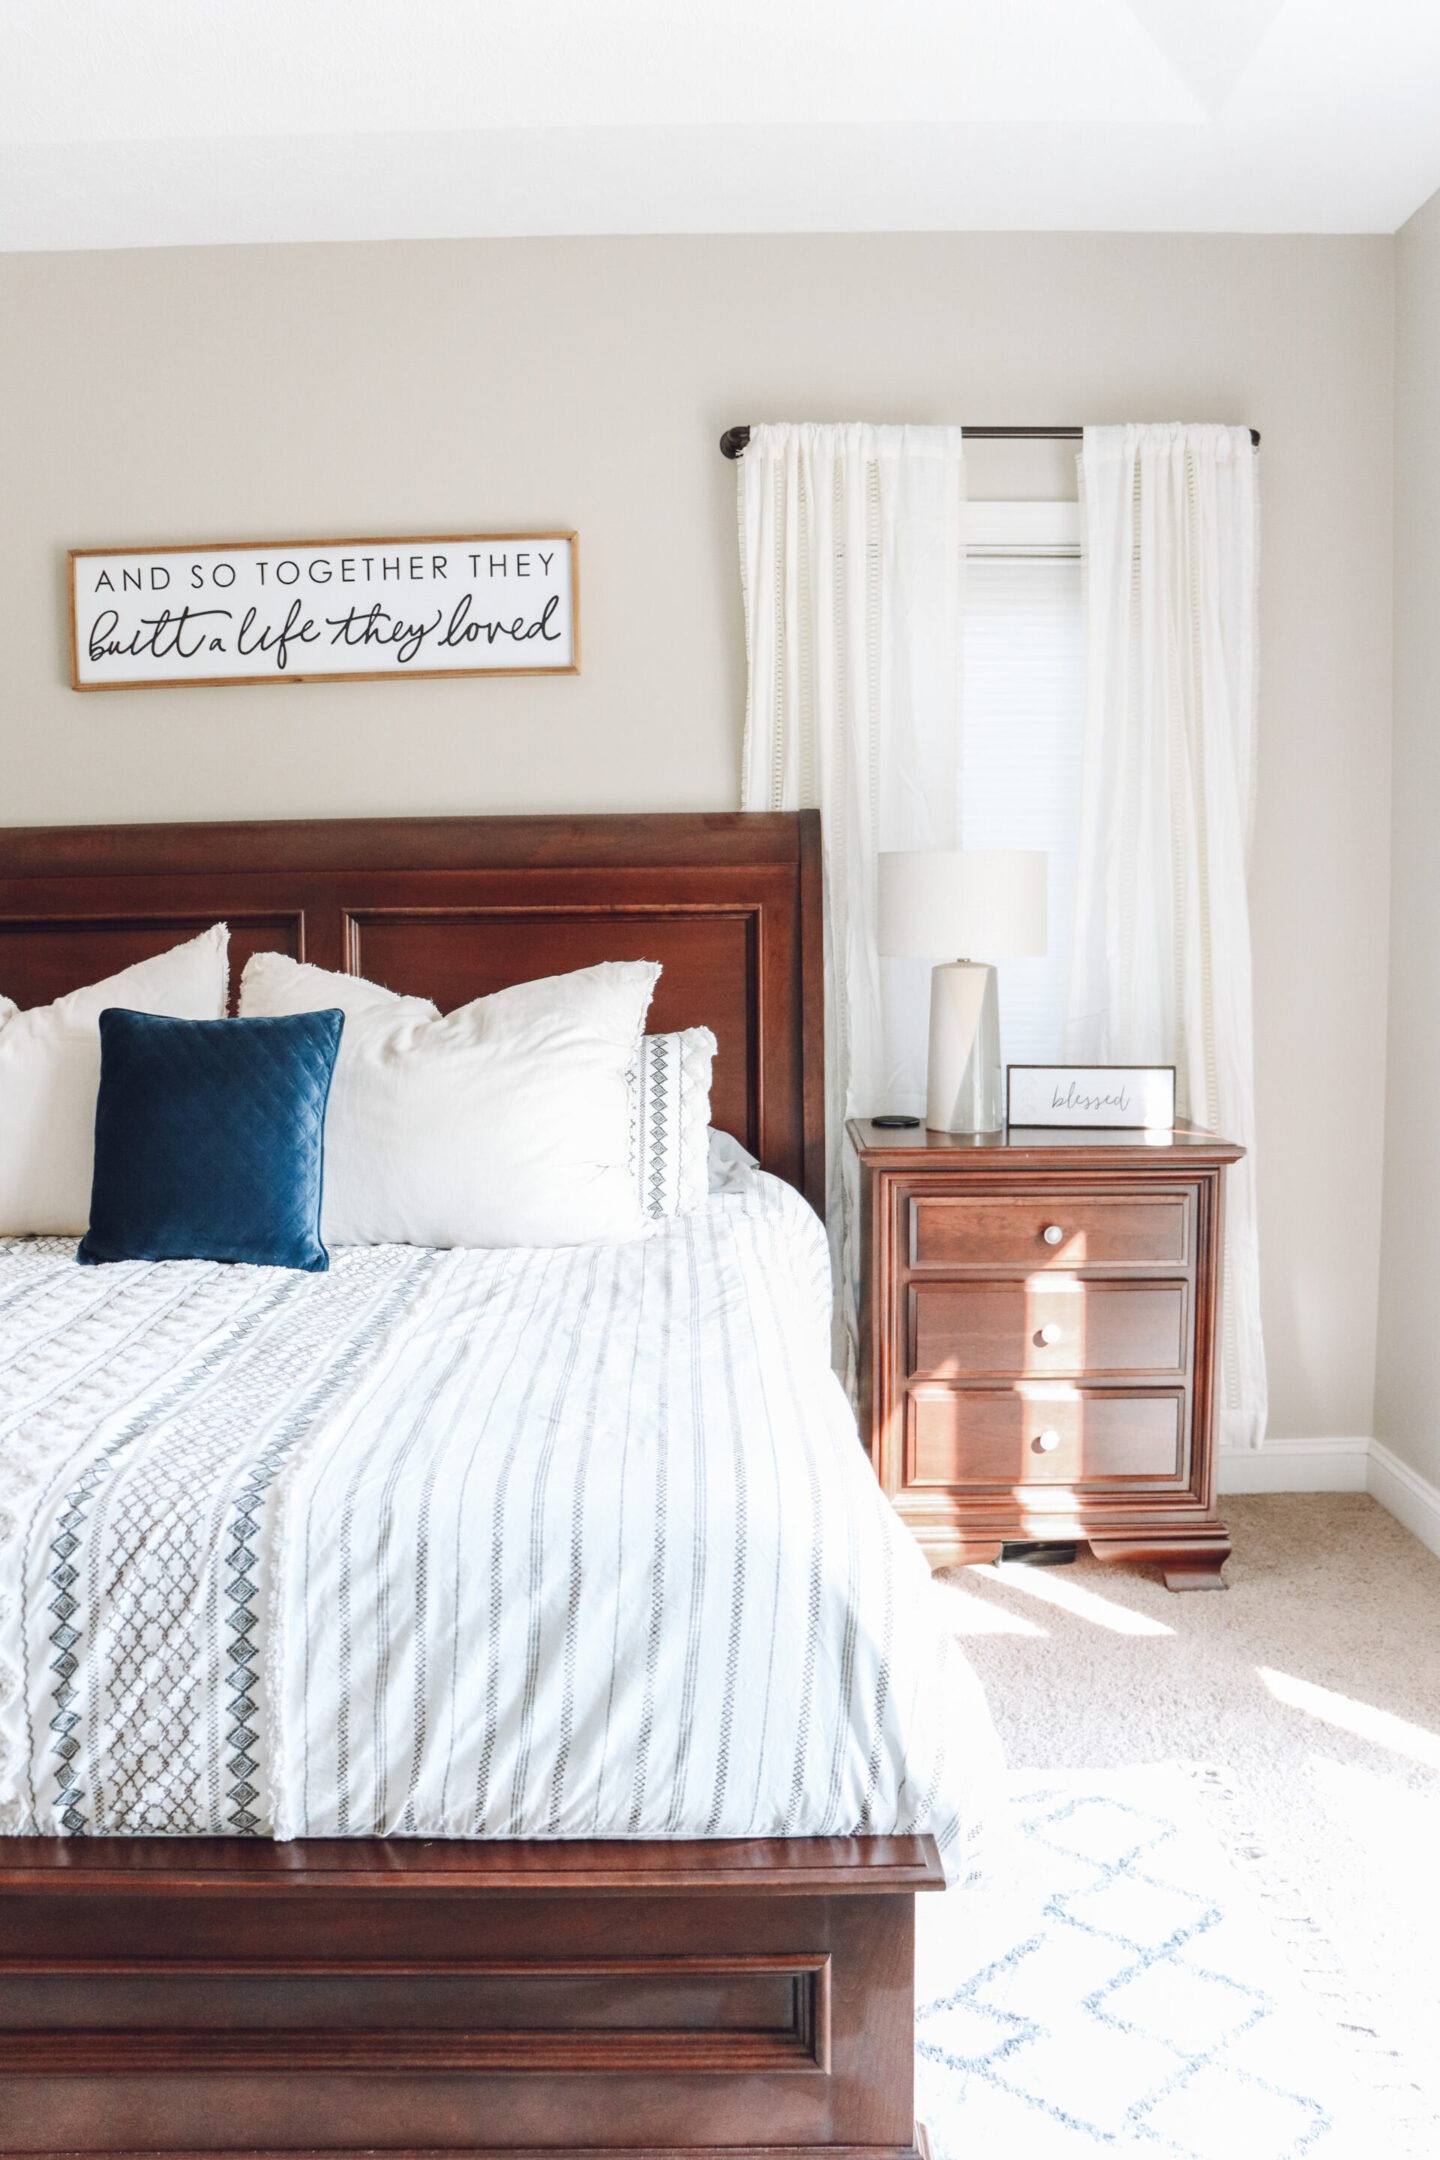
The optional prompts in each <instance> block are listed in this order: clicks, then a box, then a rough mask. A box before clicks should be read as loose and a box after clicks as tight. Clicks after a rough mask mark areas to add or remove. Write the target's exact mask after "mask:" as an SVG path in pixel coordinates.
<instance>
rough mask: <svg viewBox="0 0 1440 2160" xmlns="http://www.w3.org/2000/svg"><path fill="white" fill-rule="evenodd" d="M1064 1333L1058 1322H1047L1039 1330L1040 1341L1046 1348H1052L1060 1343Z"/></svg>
mask: <svg viewBox="0 0 1440 2160" xmlns="http://www.w3.org/2000/svg"><path fill="white" fill-rule="evenodd" d="M1064 1333H1065V1330H1064V1328H1062V1327H1061V1326H1060V1324H1059V1322H1058V1321H1055V1320H1047V1321H1046V1323H1045V1325H1044V1327H1042V1328H1041V1330H1040V1340H1041V1342H1043V1343H1044V1344H1045V1345H1046V1346H1047V1348H1053V1347H1054V1345H1055V1344H1056V1343H1057V1342H1059V1341H1060V1339H1061V1337H1062V1336H1063V1335H1064Z"/></svg>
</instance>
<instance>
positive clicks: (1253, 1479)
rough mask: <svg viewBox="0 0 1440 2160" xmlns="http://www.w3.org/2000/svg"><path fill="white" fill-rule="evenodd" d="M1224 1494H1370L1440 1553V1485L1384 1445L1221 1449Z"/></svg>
mask: <svg viewBox="0 0 1440 2160" xmlns="http://www.w3.org/2000/svg"><path fill="white" fill-rule="evenodd" d="M1217 1469H1218V1473H1219V1475H1218V1483H1219V1487H1220V1490H1221V1492H1222V1493H1285V1492H1368V1493H1369V1495H1370V1497H1371V1499H1372V1500H1378V1501H1379V1503H1380V1505H1381V1507H1383V1508H1385V1509H1386V1510H1387V1512H1388V1513H1389V1514H1391V1515H1393V1516H1394V1517H1395V1520H1396V1521H1397V1522H1400V1523H1403V1524H1404V1525H1405V1528H1406V1529H1407V1530H1409V1531H1410V1532H1411V1533H1412V1535H1414V1536H1415V1537H1418V1538H1419V1540H1420V1542H1421V1544H1422V1545H1428V1546H1429V1548H1430V1550H1431V1552H1433V1553H1437V1554H1440V1486H1437V1485H1432V1484H1431V1482H1430V1480H1429V1478H1427V1477H1422V1476H1421V1474H1420V1472H1419V1471H1418V1470H1412V1469H1411V1467H1410V1465H1409V1463H1407V1462H1402V1461H1401V1459H1400V1457H1399V1456H1398V1455H1397V1454H1396V1453H1395V1451H1394V1450H1393V1448H1388V1447H1386V1445H1385V1443H1384V1442H1383V1440H1351V1439H1343V1438H1342V1439H1328V1440H1267V1441H1266V1443H1265V1445H1264V1447H1258V1448H1221V1450H1220V1459H1219V1463H1218V1465H1217Z"/></svg>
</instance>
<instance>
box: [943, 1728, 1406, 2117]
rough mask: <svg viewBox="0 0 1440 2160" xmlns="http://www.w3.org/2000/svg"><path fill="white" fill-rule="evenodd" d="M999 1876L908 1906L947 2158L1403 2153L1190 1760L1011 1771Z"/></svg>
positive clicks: (992, 1869)
mask: <svg viewBox="0 0 1440 2160" xmlns="http://www.w3.org/2000/svg"><path fill="white" fill-rule="evenodd" d="M1009 1800H1010V1805H1009V1808H1008V1810H1007V1811H1002V1812H1001V1819H1000V1823H999V1825H998V1827H997V1832H996V1835H995V1838H994V1840H993V1846H992V1852H991V1857H990V1864H989V1869H988V1873H987V1880H986V1882H985V1884H984V1886H983V1887H982V1888H981V1889H979V1890H978V1891H977V1890H974V1889H971V1890H968V1891H961V1892H955V1893H951V1894H949V1895H947V1896H944V1897H923V1898H920V1899H919V1900H917V1912H918V1921H917V1925H918V1933H919V1942H918V1952H917V1964H918V1972H917V1977H918V1991H917V2004H918V2008H917V2017H916V2049H917V2061H916V2110H917V2113H918V2114H919V2116H920V2119H921V2120H922V2122H924V2123H925V2124H926V2125H927V2127H928V2129H929V2132H930V2138H931V2145H932V2149H933V2152H934V2155H935V2160H974V2156H976V2155H978V2154H990V2153H994V2154H1003V2155H1005V2156H1006V2160H1079V2156H1080V2155H1082V2154H1094V2153H1106V2154H1109V2155H1124V2156H1127V2160H1128V2156H1131V2155H1137V2156H1138V2155H1142V2154H1143V2155H1145V2156H1146V2160H1292V2156H1294V2160H1299V2156H1300V2155H1305V2156H1307V2160H1362V2156H1365V2155H1371V2154H1383V2155H1384V2156H1385V2160H1393V2156H1394V2155H1396V2154H1397V2153H1400V2152H1404V2151H1407V2150H1415V2151H1432V2150H1433V2151H1440V2143H1437V2144H1436V2145H1434V2146H1431V2145H1429V2144H1428V2143H1421V2144H1418V2145H1413V2146H1412V2144H1411V2141H1410V2138H1409V2137H1408V2136H1406V2135H1404V2134H1403V2133H1402V2130H1401V2126H1400V2125H1399V2124H1398V2123H1397V2124H1396V2126H1395V2128H1394V2129H1393V2130H1392V2128H1391V2126H1390V2125H1389V2124H1388V2123H1387V2122H1385V2121H1384V2120H1383V2119H1382V2118H1381V2116H1380V2115H1379V2114H1377V2103H1376V2098H1375V2095H1374V2094H1373V2093H1370V2092H1368V2091H1365V2090H1364V2087H1365V2085H1366V2084H1368V2082H1369V2080H1368V2079H1365V2078H1363V2077H1360V2076H1357V2074H1356V2070H1357V2058H1355V2057H1353V2056H1352V2054H1351V2052H1350V2050H1349V2048H1348V2046H1347V2045H1346V2044H1345V2043H1344V2042H1343V2041H1342V2038H1341V2036H1340V2034H1339V2032H1338V2031H1337V2028H1336V2026H1335V2025H1334V2023H1333V2022H1332V2020H1331V2019H1330V2018H1329V2017H1328V2016H1327V2014H1326V2011H1325V2009H1324V2007H1323V2005H1322V2004H1321V2003H1320V2002H1319V2001H1317V2000H1316V1999H1315V1998H1313V1997H1312V1996H1311V1995H1310V1994H1309V1993H1308V1992H1307V1990H1306V1987H1305V1983H1304V1980H1303V1979H1302V1977H1301V1975H1300V1972H1299V1971H1298V1969H1297V1967H1296V1966H1295V1965H1294V1964H1292V1962H1291V1960H1290V1958H1289V1957H1288V1955H1287V1954H1286V1952H1285V1951H1284V1949H1283V1948H1282V1947H1281V1945H1280V1943H1279V1942H1278V1941H1277V1940H1276V1939H1275V1937H1274V1935H1273V1934H1272V1933H1271V1931H1270V1929H1269V1927H1268V1925H1267V1922H1266V1920H1265V1917H1264V1915H1263V1913H1262V1911H1261V1909H1260V1907H1259V1905H1258V1904H1257V1902H1256V1900H1255V1899H1254V1897H1253V1895H1252V1893H1251V1891H1250V1889H1249V1887H1248V1885H1247V1884H1246V1882H1245V1881H1243V1880H1242V1878H1241V1877H1240V1876H1239V1875H1238V1874H1236V1873H1234V1872H1233V1871H1232V1869H1231V1866H1230V1863H1229V1861H1228V1860H1227V1858H1226V1855H1225V1852H1224V1849H1223V1848H1222V1846H1221V1844H1220V1843H1219V1841H1218V1839H1217V1838H1216V1836H1215V1834H1214V1832H1213V1831H1212V1830H1211V1829H1210V1826H1209V1823H1208V1822H1207V1820H1206V1817H1205V1814H1204V1812H1203V1810H1202V1809H1201V1806H1200V1803H1199V1800H1198V1798H1197V1796H1196V1791H1195V1787H1194V1785H1193V1783H1192V1781H1191V1779H1190V1778H1189V1777H1188V1776H1187V1775H1186V1773H1185V1771H1184V1770H1183V1769H1182V1768H1181V1767H1180V1766H1178V1765H1159V1766H1154V1767H1149V1766H1147V1767H1142V1768H1137V1769H1133V1770H1125V1771H1095V1772H1056V1773H1051V1774H1049V1775H1048V1776H1045V1777H1039V1776H1031V1777H1026V1778H1023V1779H1018V1780H1012V1781H1011V1785H1010V1788H1009Z"/></svg>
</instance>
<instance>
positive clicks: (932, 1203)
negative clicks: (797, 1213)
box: [910, 1192, 1190, 1269]
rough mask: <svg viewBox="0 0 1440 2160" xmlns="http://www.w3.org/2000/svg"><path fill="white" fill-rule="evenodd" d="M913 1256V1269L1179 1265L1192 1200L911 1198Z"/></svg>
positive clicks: (1171, 1196)
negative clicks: (914, 1267)
mask: <svg viewBox="0 0 1440 2160" xmlns="http://www.w3.org/2000/svg"><path fill="white" fill-rule="evenodd" d="M1056 1232H1058V1233H1059V1234H1058V1236H1057V1235H1055V1233H1056ZM1047 1233H1049V1234H1047ZM910 1256H911V1263H912V1265H913V1266H916V1267H976V1268H979V1267H1026V1268H1052V1267H1053V1268H1072V1269H1073V1268H1088V1267H1176V1268H1181V1267H1185V1266H1187V1265H1188V1263H1189V1259H1190V1202H1189V1198H1188V1196H1187V1195H1186V1194H1185V1193H1123V1194H1122V1193H1117V1194H1115V1195H1114V1196H1113V1197H1112V1196H1111V1195H1109V1194H1102V1193H1079V1194H1076V1195H1075V1196H1074V1197H1073V1198H1067V1197H1066V1196H1065V1195H1064V1194H1063V1193H1055V1192H1051V1193H1049V1194H1045V1195H1042V1196H1039V1197H1036V1198H1033V1199H1032V1198H1031V1197H1030V1195H1029V1194H1022V1193H1015V1194H1004V1193H993V1194H991V1193H986V1194H981V1193H973V1194H971V1193H957V1194H954V1195H953V1196H952V1195H949V1194H946V1195H944V1196H941V1195H938V1194H937V1195H935V1196H934V1197H926V1198H924V1199H916V1198H913V1197H912V1199H911V1201H910Z"/></svg>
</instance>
